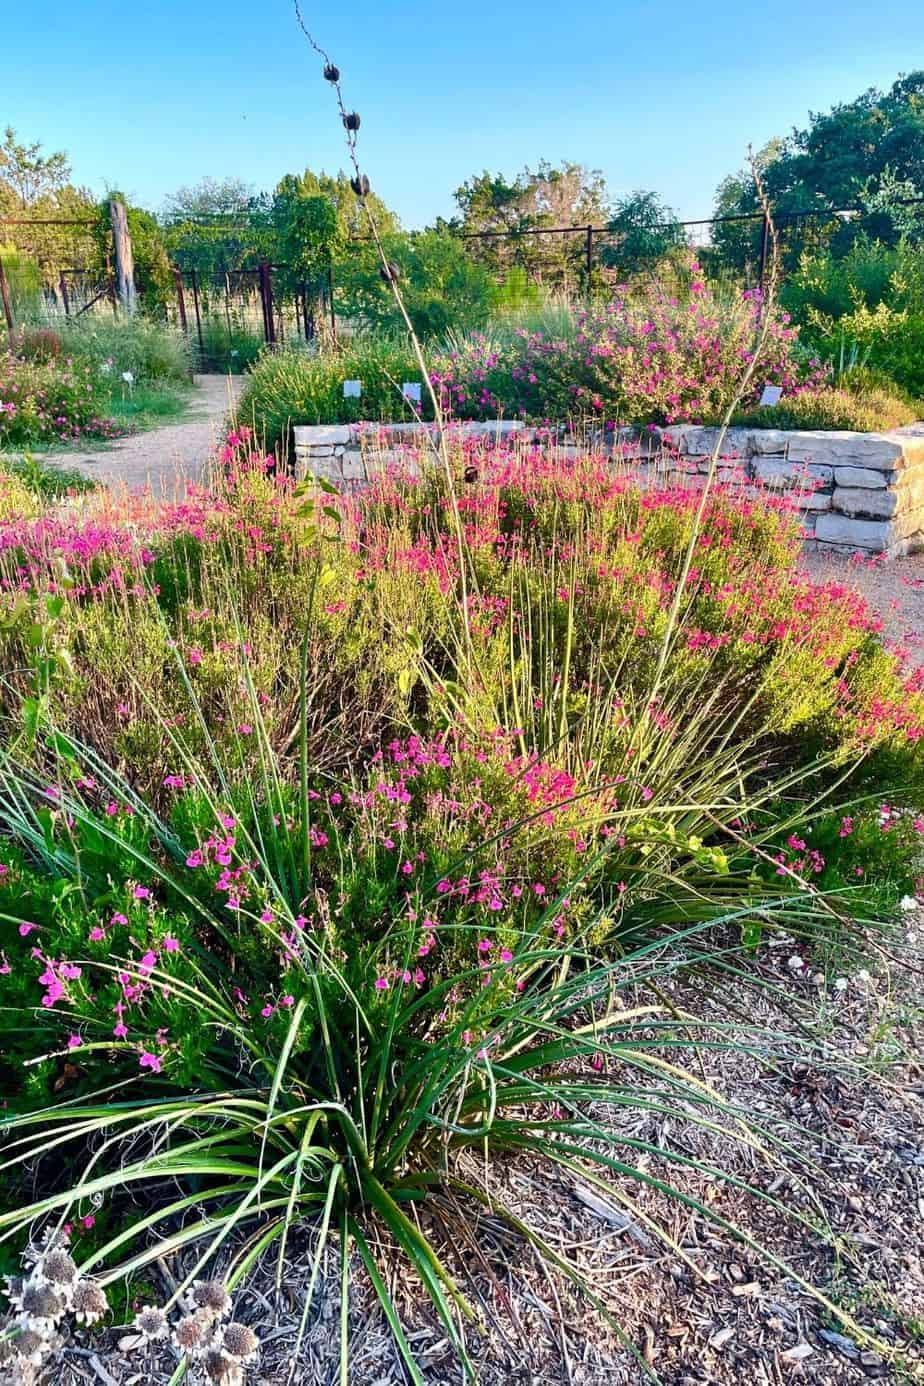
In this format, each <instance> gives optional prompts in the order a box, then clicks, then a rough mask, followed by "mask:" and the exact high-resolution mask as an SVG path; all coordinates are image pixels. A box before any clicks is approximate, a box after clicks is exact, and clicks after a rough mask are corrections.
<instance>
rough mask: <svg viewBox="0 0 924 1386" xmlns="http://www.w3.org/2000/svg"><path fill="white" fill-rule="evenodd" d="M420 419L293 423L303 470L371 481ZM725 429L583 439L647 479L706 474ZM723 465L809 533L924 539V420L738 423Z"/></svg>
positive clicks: (465, 427) (883, 541) (525, 437)
mask: <svg viewBox="0 0 924 1386" xmlns="http://www.w3.org/2000/svg"><path fill="white" fill-rule="evenodd" d="M424 427H426V426H421V425H418V424H386V425H381V426H374V425H356V424H342V425H319V426H301V427H297V428H295V429H294V434H295V457H296V469H297V472H298V474H299V475H300V476H304V475H306V474H311V475H312V476H323V477H326V478H327V479H328V480H330V481H332V482H334V483H335V484H336V485H338V486H343V487H347V488H349V489H356V488H359V487H362V486H364V485H367V484H368V482H369V479H370V477H371V476H373V475H374V474H375V473H376V472H379V471H381V470H382V469H383V468H384V467H386V466H389V465H393V464H397V465H401V464H402V463H406V461H407V453H406V451H405V449H406V447H407V445H408V444H419V443H420V441H421V435H422V432H423V429H424ZM455 427H456V428H457V429H458V431H459V432H460V433H461V434H462V435H463V436H464V437H478V438H483V439H484V440H485V441H486V442H488V443H491V442H503V443H506V444H507V445H511V444H513V445H521V444H522V445H525V446H535V445H536V443H537V442H538V443H539V445H541V446H545V447H554V448H557V449H558V450H559V451H560V452H561V453H562V455H563V456H574V455H575V454H576V453H577V452H578V451H579V449H578V447H577V446H575V445H574V443H573V442H566V443H561V442H551V443H550V442H549V441H548V438H549V435H548V432H547V431H545V432H544V433H542V434H541V435H538V436H537V434H536V430H535V429H533V428H531V427H529V426H527V425H525V424H522V423H518V422H515V421H503V422H499V423H465V424H460V425H456V426H455ZM717 437H718V429H715V428H703V427H700V426H699V425H695V424H684V425H677V426H675V427H672V428H665V429H653V430H648V431H646V432H645V433H643V434H641V435H639V434H638V433H635V432H633V431H632V430H628V429H622V430H620V431H619V433H618V434H616V435H615V436H614V435H613V434H612V433H610V434H607V435H600V436H596V437H589V438H588V439H587V440H586V446H589V447H591V448H593V449H594V451H598V452H599V451H604V452H607V453H608V454H609V455H611V456H613V457H614V458H615V457H618V458H619V460H620V461H621V463H622V464H623V465H625V466H627V467H628V468H629V469H630V470H632V471H635V472H637V473H638V475H639V478H640V479H641V480H647V481H649V482H650V481H651V480H652V479H654V478H657V479H658V480H661V481H663V480H669V481H670V482H672V483H676V482H680V483H681V484H685V485H696V484H698V483H699V484H701V478H702V476H703V474H704V473H705V472H706V471H707V470H708V466H709V459H710V457H711V455H712V451H713V449H714V447H715V444H716V439H717ZM719 475H720V477H721V479H722V480H723V481H735V482H738V483H740V484H743V485H744V486H746V487H748V488H751V489H753V487H754V486H755V485H761V486H765V487H766V486H769V487H773V488H774V489H777V488H778V489H780V490H784V491H788V492H790V493H791V494H792V495H793V497H794V499H795V500H796V501H797V503H798V505H799V507H800V509H801V510H802V513H803V520H804V524H805V529H806V539H807V542H809V543H813V544H814V545H816V546H818V547H819V548H823V547H824V548H829V547H830V548H837V549H848V550H851V551H860V552H862V553H867V554H873V553H883V554H887V555H889V556H896V555H900V554H906V553H912V552H916V551H918V550H921V549H924V424H915V425H912V426H911V427H909V428H903V429H896V430H895V432H892V433H848V432H816V433H813V432H798V431H793V430H784V429H756V428H731V429H729V430H728V433H727V434H726V437H725V441H724V444H723V448H722V458H721V462H720V468H719Z"/></svg>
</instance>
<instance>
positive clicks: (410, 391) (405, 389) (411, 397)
mask: <svg viewBox="0 0 924 1386" xmlns="http://www.w3.org/2000/svg"><path fill="white" fill-rule="evenodd" d="M401 393H402V395H403V396H404V398H405V399H406V400H407V401H408V403H409V404H419V403H420V382H419V381H417V380H406V381H405V382H404V384H403V385H402V386H401Z"/></svg>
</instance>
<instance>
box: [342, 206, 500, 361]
mask: <svg viewBox="0 0 924 1386" xmlns="http://www.w3.org/2000/svg"><path fill="white" fill-rule="evenodd" d="M384 246H385V253H386V255H387V257H388V260H389V263H391V264H395V265H397V266H398V268H399V271H400V276H401V277H400V284H401V296H402V298H403V300H404V305H405V308H406V309H407V313H408V316H409V317H410V319H411V322H412V324H413V326H414V331H415V332H416V333H417V334H418V336H420V337H422V338H431V339H432V338H439V337H441V336H443V335H444V334H445V333H446V332H447V331H450V330H465V329H468V328H473V327H480V326H482V325H483V324H484V323H485V321H486V320H487V318H488V314H489V312H490V310H491V305H492V303H493V302H494V301H495V300H496V297H497V295H496V290H495V287H494V283H493V280H492V278H491V276H490V275H489V274H488V272H487V270H486V269H485V268H484V267H483V266H482V265H479V264H478V263H477V262H476V261H475V260H474V259H473V258H472V256H471V255H470V254H469V252H468V249H467V244H466V242H463V241H461V240H459V238H458V237H455V236H451V235H444V234H442V233H440V232H437V231H419V232H413V233H412V234H410V235H405V234H397V233H394V234H392V235H391V236H388V237H387V238H386V239H385V242H384ZM379 270H380V266H379V263H378V261H377V260H376V259H375V258H374V257H372V256H365V257H363V256H355V255H353V256H350V257H349V258H345V259H344V261H343V263H342V265H341V266H340V267H339V269H338V273H337V282H336V305H337V312H338V314H340V315H343V316H345V317H356V318H359V319H360V320H361V322H362V323H363V324H364V325H367V326H369V327H371V328H373V329H375V330H377V331H384V332H387V333H399V332H404V330H405V323H404V319H403V317H402V316H401V313H400V311H399V309H398V307H397V305H396V303H395V299H394V295H393V293H392V292H391V289H390V287H389V286H388V284H387V283H386V282H385V281H384V280H383V278H382V276H381V274H380V272H379Z"/></svg>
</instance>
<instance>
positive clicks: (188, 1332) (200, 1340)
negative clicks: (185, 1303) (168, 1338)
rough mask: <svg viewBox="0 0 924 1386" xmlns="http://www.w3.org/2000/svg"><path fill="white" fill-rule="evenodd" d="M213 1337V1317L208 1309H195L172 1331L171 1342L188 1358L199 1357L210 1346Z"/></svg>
mask: <svg viewBox="0 0 924 1386" xmlns="http://www.w3.org/2000/svg"><path fill="white" fill-rule="evenodd" d="M214 1336H215V1315H214V1314H210V1313H209V1311H208V1309H197V1310H196V1312H195V1313H194V1314H187V1315H186V1317H185V1318H184V1319H180V1321H179V1323H178V1324H177V1326H176V1328H175V1329H174V1330H173V1341H174V1343H175V1344H176V1346H177V1347H178V1348H179V1349H180V1351H181V1352H185V1353H186V1354H187V1355H188V1356H190V1357H195V1356H196V1355H197V1354H198V1355H201V1354H202V1353H203V1352H205V1351H206V1350H207V1349H208V1348H209V1347H210V1346H211V1344H212V1340H213V1338H214Z"/></svg>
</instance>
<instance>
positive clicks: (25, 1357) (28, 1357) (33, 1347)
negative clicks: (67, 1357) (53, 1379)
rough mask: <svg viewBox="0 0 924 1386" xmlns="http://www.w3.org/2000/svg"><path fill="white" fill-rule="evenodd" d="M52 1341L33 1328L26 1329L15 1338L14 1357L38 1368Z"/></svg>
mask: <svg viewBox="0 0 924 1386" xmlns="http://www.w3.org/2000/svg"><path fill="white" fill-rule="evenodd" d="M51 1346H52V1340H51V1339H50V1338H48V1337H46V1336H45V1335H44V1334H42V1333H36V1331H35V1329H34V1328H26V1329H24V1331H23V1332H22V1333H20V1334H19V1336H18V1337H17V1338H16V1355H17V1357H19V1358H20V1359H21V1361H23V1362H28V1363H29V1365H30V1366H32V1367H39V1366H41V1364H42V1359H43V1358H44V1356H45V1354H46V1353H47V1352H49V1351H50V1349H51Z"/></svg>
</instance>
